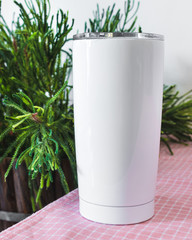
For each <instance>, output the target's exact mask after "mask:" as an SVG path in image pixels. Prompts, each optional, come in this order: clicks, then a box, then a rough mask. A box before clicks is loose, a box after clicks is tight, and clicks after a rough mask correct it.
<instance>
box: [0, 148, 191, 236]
mask: <svg viewBox="0 0 192 240" xmlns="http://www.w3.org/2000/svg"><path fill="white" fill-rule="evenodd" d="M172 148H173V151H174V156H171V155H170V154H169V152H168V150H167V149H166V148H165V147H164V146H163V147H161V151H160V161H159V171H158V179H157V190H156V198H155V203H156V204H155V216H154V217H153V218H152V219H150V220H148V221H146V222H143V223H139V224H134V225H120V226H117V225H105V224H99V223H95V222H91V221H89V220H86V219H85V218H83V217H81V216H80V214H79V211H78V191H77V190H74V191H73V192H71V193H69V194H68V195H66V196H64V197H62V198H60V199H58V200H57V201H55V202H53V203H51V204H49V205H48V206H46V207H45V208H43V209H42V210H41V211H38V212H36V213H35V214H33V215H32V216H30V217H28V218H26V219H25V220H23V221H21V222H20V223H18V224H16V225H14V226H12V227H10V228H8V229H7V230H5V231H3V232H1V233H0V239H3V240H10V239H22V240H24V239H35V240H38V239H41V240H43V239H45V240H53V239H54V240H57V239H66V240H67V239H70V240H72V239H76V240H77V239H78V240H85V239H93V240H97V239H103V240H107V239H110V240H113V239H114V240H122V239H128V240H148V239H152V240H153V239H154V240H159V239H162V240H167V239H169V240H170V239H171V240H172V239H181V240H192V144H190V145H189V146H187V147H186V146H183V145H178V144H174V145H172Z"/></svg>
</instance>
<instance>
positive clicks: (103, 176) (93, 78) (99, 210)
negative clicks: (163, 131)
mask: <svg viewBox="0 0 192 240" xmlns="http://www.w3.org/2000/svg"><path fill="white" fill-rule="evenodd" d="M163 59H164V42H163V41H162V40H159V39H153V38H139V37H138V38H137V37H136V38H135V37H134V38H132V37H112V38H110V37H109V38H98V39H80V40H74V44H73V86H74V117H75V143H76V159H77V171H78V186H79V197H80V213H81V214H82V215H83V216H84V217H86V218H88V219H90V220H93V221H96V222H101V223H109V224H132V223H138V222H142V221H145V220H147V219H149V218H151V217H152V216H153V214H154V196H155V185H156V177H157V169H158V156H159V143H160V128H161V111H162V89H163Z"/></svg>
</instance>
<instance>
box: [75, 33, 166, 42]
mask: <svg viewBox="0 0 192 240" xmlns="http://www.w3.org/2000/svg"><path fill="white" fill-rule="evenodd" d="M103 38H137V39H140V38H141V39H152V40H160V41H164V36H163V35H160V34H154V33H137V32H134V33H130V32H86V33H78V34H75V35H74V36H73V40H83V39H103Z"/></svg>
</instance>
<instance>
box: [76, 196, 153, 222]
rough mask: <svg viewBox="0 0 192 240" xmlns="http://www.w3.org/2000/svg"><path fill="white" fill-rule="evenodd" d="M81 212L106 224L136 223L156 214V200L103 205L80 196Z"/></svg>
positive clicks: (95, 220) (90, 218) (92, 219)
mask: <svg viewBox="0 0 192 240" xmlns="http://www.w3.org/2000/svg"><path fill="white" fill-rule="evenodd" d="M79 201H80V202H79V204H80V213H81V215H82V216H83V217H85V218H87V219H88V220H91V221H94V222H98V223H105V224H135V223H139V222H143V221H146V220H148V219H150V218H151V217H153V215H154V200H152V201H151V202H148V203H146V204H142V205H136V206H129V207H124V206H123V207H121V206H120V207H116V206H115V207H114V206H103V205H97V204H93V203H89V202H86V201H84V200H82V199H81V198H80V200H79Z"/></svg>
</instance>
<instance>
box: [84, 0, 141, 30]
mask: <svg viewBox="0 0 192 240" xmlns="http://www.w3.org/2000/svg"><path fill="white" fill-rule="evenodd" d="M139 5H140V2H138V3H137V6H136V9H134V6H135V0H133V1H132V0H127V1H125V3H124V14H121V10H120V9H118V10H117V11H116V12H115V4H113V5H112V7H110V6H109V7H108V8H107V10H106V11H105V10H104V9H102V12H101V11H100V8H99V5H98V4H97V10H96V11H95V12H93V16H94V17H93V19H91V18H90V19H89V27H88V24H87V22H85V27H84V32H135V30H136V26H135V25H136V22H137V16H136V14H137V12H138V9H139ZM131 20H133V21H132V23H130V21H131ZM122 21H123V23H122V24H121V22H122ZM128 23H130V25H129V27H128V28H126V26H127V24H128ZM138 31H139V32H141V31H142V30H141V27H139V29H138Z"/></svg>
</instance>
